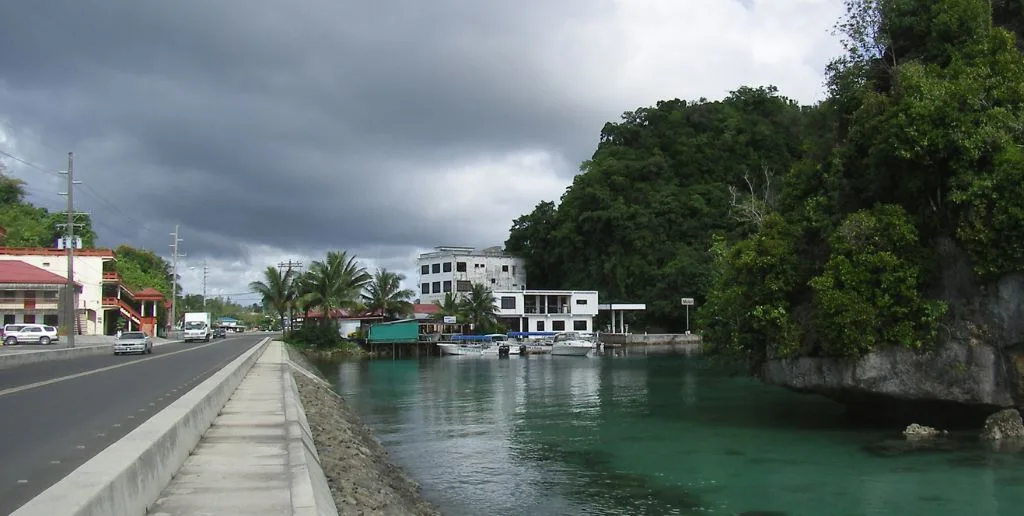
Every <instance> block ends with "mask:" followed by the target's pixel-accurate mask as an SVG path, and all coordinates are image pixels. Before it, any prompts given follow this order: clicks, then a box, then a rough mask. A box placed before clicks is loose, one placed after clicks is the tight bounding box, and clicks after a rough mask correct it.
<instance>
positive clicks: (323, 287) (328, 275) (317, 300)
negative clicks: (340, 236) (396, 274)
mask: <svg viewBox="0 0 1024 516" xmlns="http://www.w3.org/2000/svg"><path fill="white" fill-rule="evenodd" d="M371 279H372V278H371V277H370V275H369V274H368V273H367V272H366V269H365V268H364V267H363V266H361V265H359V263H358V262H357V261H356V257H355V256H349V255H348V253H347V252H345V251H331V252H329V253H327V257H326V258H325V259H324V260H322V261H320V260H317V261H315V262H313V264H312V265H310V267H309V272H308V273H307V274H306V280H305V281H304V282H303V283H304V284H305V289H306V290H307V294H308V295H309V298H308V302H309V306H316V307H317V308H319V309H320V311H321V312H322V313H323V320H322V324H325V325H326V324H331V311H332V310H334V309H335V308H356V307H358V306H359V297H360V294H361V293H362V291H363V288H364V287H366V285H367V283H369V282H370V280H371Z"/></svg>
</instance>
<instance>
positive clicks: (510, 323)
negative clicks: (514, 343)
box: [494, 290, 598, 333]
mask: <svg viewBox="0 0 1024 516" xmlns="http://www.w3.org/2000/svg"><path fill="white" fill-rule="evenodd" d="M597 300H598V294H597V291H596V290H582V291H581V290H496V291H494V304H495V306H496V307H497V309H498V310H497V313H498V322H500V323H501V324H502V325H504V326H505V327H506V328H508V330H509V331H524V332H538V331H541V332H560V331H577V332H581V333H590V332H593V331H594V317H595V316H596V315H597V312H598V305H597Z"/></svg>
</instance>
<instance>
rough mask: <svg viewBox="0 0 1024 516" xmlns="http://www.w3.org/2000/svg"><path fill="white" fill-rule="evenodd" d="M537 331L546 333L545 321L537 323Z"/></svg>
mask: <svg viewBox="0 0 1024 516" xmlns="http://www.w3.org/2000/svg"><path fill="white" fill-rule="evenodd" d="M537 331H544V321H537Z"/></svg>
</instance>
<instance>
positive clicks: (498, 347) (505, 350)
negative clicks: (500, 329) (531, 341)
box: [480, 333, 525, 357]
mask: <svg viewBox="0 0 1024 516" xmlns="http://www.w3.org/2000/svg"><path fill="white" fill-rule="evenodd" d="M485 337H488V338H490V339H491V340H490V343H488V344H485V345H484V349H483V351H481V352H480V354H481V355H485V356H499V357H500V356H502V355H518V354H519V352H520V351H521V350H522V349H523V348H524V347H525V346H522V345H520V344H519V343H518V342H513V341H510V340H509V339H508V336H507V335H503V334H501V333H492V334H489V335H485Z"/></svg>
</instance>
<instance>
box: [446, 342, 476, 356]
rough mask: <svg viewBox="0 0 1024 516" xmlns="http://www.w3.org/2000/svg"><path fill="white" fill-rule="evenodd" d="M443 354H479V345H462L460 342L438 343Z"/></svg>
mask: <svg viewBox="0 0 1024 516" xmlns="http://www.w3.org/2000/svg"><path fill="white" fill-rule="evenodd" d="M437 347H438V348H439V349H440V350H441V354H442V355H479V354H480V352H481V349H480V348H479V347H469V346H460V345H458V344H438V345H437Z"/></svg>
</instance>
